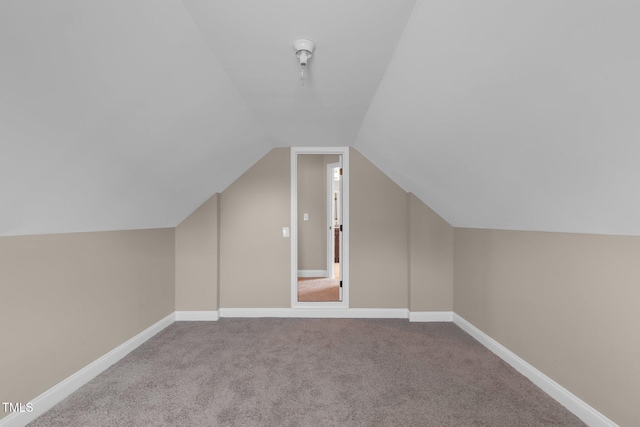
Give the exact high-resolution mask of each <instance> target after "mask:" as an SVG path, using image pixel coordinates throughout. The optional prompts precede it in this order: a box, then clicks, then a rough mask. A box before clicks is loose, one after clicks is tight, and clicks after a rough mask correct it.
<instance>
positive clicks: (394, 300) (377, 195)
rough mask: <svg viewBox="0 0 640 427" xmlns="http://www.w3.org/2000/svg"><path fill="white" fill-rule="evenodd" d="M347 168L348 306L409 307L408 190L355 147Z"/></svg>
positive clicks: (350, 153)
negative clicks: (348, 196) (348, 222)
mask: <svg viewBox="0 0 640 427" xmlns="http://www.w3.org/2000/svg"><path fill="white" fill-rule="evenodd" d="M349 167H350V170H349V173H350V175H349V177H350V180H351V181H350V186H349V192H350V200H349V213H350V217H349V220H350V224H351V230H350V241H349V257H350V259H349V268H350V277H349V280H350V282H349V286H350V290H349V298H350V301H349V305H350V306H351V307H353V308H408V298H409V294H408V292H409V286H408V280H409V278H408V273H409V272H408V270H409V264H408V258H409V257H408V252H409V240H408V226H409V224H408V219H409V218H408V217H409V214H408V200H407V193H406V192H405V191H404V190H402V189H401V188H400V187H398V185H397V184H396V183H395V182H393V181H392V180H391V179H390V178H389V177H388V176H386V175H385V174H384V173H382V171H380V169H378V168H377V167H376V166H374V165H373V164H372V163H371V162H370V161H369V160H367V159H366V158H365V157H364V156H363V155H362V154H360V152H358V151H356V150H354V149H351V150H350V152H349Z"/></svg>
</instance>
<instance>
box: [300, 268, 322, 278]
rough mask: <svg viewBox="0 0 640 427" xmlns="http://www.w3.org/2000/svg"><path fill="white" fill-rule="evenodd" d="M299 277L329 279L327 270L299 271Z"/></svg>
mask: <svg viewBox="0 0 640 427" xmlns="http://www.w3.org/2000/svg"><path fill="white" fill-rule="evenodd" d="M298 277H329V274H328V273H327V270H298Z"/></svg>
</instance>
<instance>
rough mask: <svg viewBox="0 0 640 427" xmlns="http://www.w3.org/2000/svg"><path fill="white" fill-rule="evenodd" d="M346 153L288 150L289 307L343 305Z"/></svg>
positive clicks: (345, 284) (345, 305)
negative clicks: (289, 212) (289, 178)
mask: <svg viewBox="0 0 640 427" xmlns="http://www.w3.org/2000/svg"><path fill="white" fill-rule="evenodd" d="M348 155H349V152H348V148H343V147H340V148H334V147H329V148H308V147H304V148H297V147H292V149H291V306H292V307H314V308H321V307H327V308H348V307H349V292H348V289H349V287H348V286H349V281H348V270H349V269H348V253H349V247H348V242H349V240H348V206H349V203H348V188H349V187H348V182H349V181H348V180H349V174H348V160H349V157H348Z"/></svg>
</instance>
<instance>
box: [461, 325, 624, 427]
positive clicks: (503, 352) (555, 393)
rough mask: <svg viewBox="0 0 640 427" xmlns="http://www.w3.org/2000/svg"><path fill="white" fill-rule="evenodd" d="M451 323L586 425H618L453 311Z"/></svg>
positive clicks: (607, 426)
mask: <svg viewBox="0 0 640 427" xmlns="http://www.w3.org/2000/svg"><path fill="white" fill-rule="evenodd" d="M453 323H455V324H456V325H458V326H459V327H460V328H461V329H462V330H463V331H465V332H466V333H468V334H469V335H471V336H472V337H474V338H475V339H476V340H478V341H479V342H480V343H481V344H482V345H484V346H485V347H487V348H488V349H489V350H491V351H492V352H494V353H495V354H496V355H497V356H498V357H500V358H501V359H502V360H504V361H505V362H507V363H508V364H509V365H511V366H512V367H514V368H515V369H516V370H517V371H518V372H520V373H521V374H522V375H524V376H525V377H527V378H529V380H531V382H533V383H534V384H535V385H537V386H538V387H540V388H541V389H542V390H544V392H545V393H547V394H548V395H549V396H551V397H552V398H554V399H555V400H557V401H558V402H559V403H560V404H562V405H563V406H564V407H566V408H567V409H568V410H569V411H571V412H572V413H573V414H574V415H576V416H577V417H578V418H580V419H581V420H582V421H583V422H584V423H586V424H587V425H589V426H591V427H600V426H602V427H618V425H617V424H616V423H614V422H613V421H611V420H610V419H609V418H607V417H606V416H604V415H603V414H601V413H600V412H598V411H597V410H596V409H594V408H593V407H591V406H590V405H588V404H587V403H586V402H584V401H583V400H581V399H580V398H578V397H577V396H576V395H574V394H573V393H571V392H570V391H569V390H567V389H566V388H564V387H562V386H561V385H560V384H558V383H557V382H555V381H553V380H552V379H551V378H549V377H548V376H546V375H545V374H543V373H542V372H540V371H539V370H537V369H536V368H534V367H533V366H531V365H530V364H529V363H527V362H526V361H524V360H523V359H522V358H520V357H519V356H518V355H516V354H515V353H513V352H511V350H509V349H508V348H506V347H505V346H503V345H502V344H500V343H499V342H497V341H496V340H494V339H493V338H491V337H490V336H489V335H487V334H485V333H484V332H482V331H481V330H480V329H478V328H476V327H475V326H473V325H472V324H471V323H469V322H468V321H466V320H465V319H463V318H462V317H460V316H459V315H457V314H455V313H453Z"/></svg>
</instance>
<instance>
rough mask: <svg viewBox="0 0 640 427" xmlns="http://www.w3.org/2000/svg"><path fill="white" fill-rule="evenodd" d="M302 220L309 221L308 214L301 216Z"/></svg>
mask: <svg viewBox="0 0 640 427" xmlns="http://www.w3.org/2000/svg"><path fill="white" fill-rule="evenodd" d="M302 219H303V220H305V221H309V214H308V213H306V214H304V215H302Z"/></svg>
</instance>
